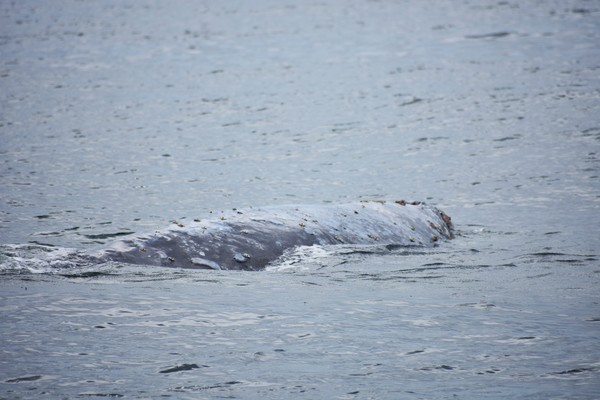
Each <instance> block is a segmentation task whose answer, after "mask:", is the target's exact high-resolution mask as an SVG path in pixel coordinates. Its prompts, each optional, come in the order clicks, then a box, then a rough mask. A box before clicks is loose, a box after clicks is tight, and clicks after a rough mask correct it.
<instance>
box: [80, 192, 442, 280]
mask: <svg viewBox="0 0 600 400" xmlns="http://www.w3.org/2000/svg"><path fill="white" fill-rule="evenodd" d="M212 216H213V218H210V219H195V220H194V221H193V222H190V223H180V222H174V223H173V224H172V225H171V226H169V227H168V228H166V229H163V230H158V231H155V232H153V233H148V234H144V235H133V236H130V237H126V238H124V239H123V240H119V241H117V242H115V243H113V244H112V245H110V246H109V247H108V248H104V249H101V250H97V251H94V252H91V253H90V252H88V253H86V254H80V256H81V257H86V258H92V259H94V260H96V261H98V262H109V261H114V262H123V263H129V264H144V265H157V266H165V267H177V268H194V269H219V270H220V269H223V270H261V269H264V268H265V266H267V265H268V264H270V263H274V262H276V261H277V260H278V259H279V258H280V257H281V256H282V255H283V254H284V252H286V251H289V250H291V249H294V248H296V247H299V246H313V245H322V246H326V245H338V244H347V245H369V244H370V245H378V244H379V245H388V244H389V245H398V246H423V247H431V246H434V245H435V244H436V243H437V242H438V241H439V240H440V239H450V238H451V237H452V223H451V221H450V217H448V216H447V215H446V214H444V213H443V212H442V211H440V210H438V209H437V208H435V207H432V206H428V205H426V204H424V203H419V202H412V203H407V202H405V201H402V200H400V201H361V202H356V203H350V204H336V205H312V206H310V205H307V206H278V207H268V208H249V209H241V210H237V209H234V210H231V211H227V212H222V213H220V214H216V215H215V214H213V215H212Z"/></svg>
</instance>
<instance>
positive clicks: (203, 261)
mask: <svg viewBox="0 0 600 400" xmlns="http://www.w3.org/2000/svg"><path fill="white" fill-rule="evenodd" d="M190 261H191V262H192V264H194V265H198V266H200V267H209V268H212V269H218V270H220V269H221V266H220V265H219V264H217V263H216V262H214V261H211V260H207V259H206V258H200V257H194V258H192V259H190Z"/></svg>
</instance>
